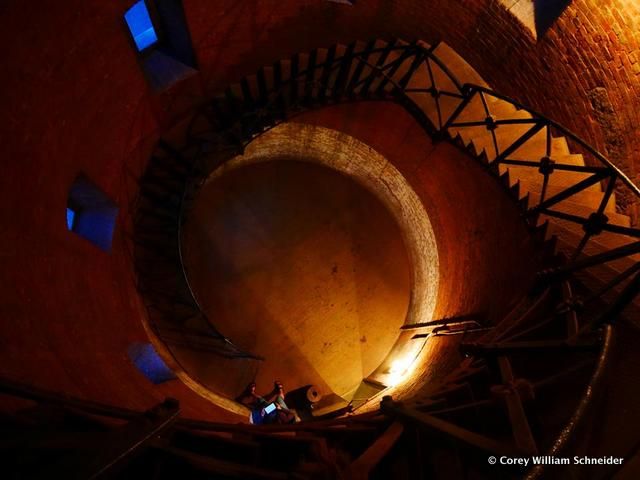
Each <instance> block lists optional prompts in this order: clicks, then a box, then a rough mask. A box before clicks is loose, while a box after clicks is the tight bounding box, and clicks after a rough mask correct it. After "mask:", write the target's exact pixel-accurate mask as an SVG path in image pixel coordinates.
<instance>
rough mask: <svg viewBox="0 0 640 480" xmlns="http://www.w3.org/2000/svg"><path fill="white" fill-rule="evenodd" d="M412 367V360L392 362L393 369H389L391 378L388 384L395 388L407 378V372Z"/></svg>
mask: <svg viewBox="0 0 640 480" xmlns="http://www.w3.org/2000/svg"><path fill="white" fill-rule="evenodd" d="M410 366H411V358H409V357H404V358H399V359H397V360H394V361H393V362H391V367H390V368H389V378H388V380H387V383H388V385H389V386H390V387H395V386H396V385H397V384H398V383H400V381H401V380H402V377H404V376H405V374H406V373H407V370H409V367H410Z"/></svg>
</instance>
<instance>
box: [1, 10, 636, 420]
mask: <svg viewBox="0 0 640 480" xmlns="http://www.w3.org/2000/svg"><path fill="white" fill-rule="evenodd" d="M131 3H132V2H131V1H113V2H95V1H91V2H87V1H80V0H75V1H68V2H64V3H63V4H62V3H60V2H53V1H46V2H44V1H43V2H39V3H38V5H37V7H35V6H34V7H26V6H25V4H24V2H18V1H15V0H14V1H10V2H5V4H4V5H3V6H2V7H1V12H2V13H1V16H0V18H1V19H2V20H1V23H2V28H1V29H0V40H1V42H2V44H3V45H5V49H4V50H3V63H4V65H6V68H5V72H4V73H3V75H2V77H1V78H0V101H1V104H2V110H3V115H2V117H1V118H0V144H1V145H2V153H3V159H2V164H1V165H2V166H1V167H0V175H1V177H2V178H3V180H4V181H3V188H2V189H0V202H1V204H2V210H1V212H2V213H1V214H0V215H1V217H0V224H1V225H2V230H1V231H0V239H1V245H0V262H1V265H0V266H1V268H0V272H1V273H0V281H1V283H2V285H3V290H2V296H1V298H0V300H2V302H1V305H2V310H1V311H2V325H1V330H2V331H1V335H0V338H1V339H2V340H1V341H0V352H1V356H2V362H0V374H1V375H6V376H10V377H12V378H15V379H18V380H23V381H27V382H31V383H34V384H37V385H41V386H44V387H50V388H60V389H64V390H67V391H69V392H70V393H72V394H75V395H79V396H85V397H88V398H93V399H97V400H102V401H105V402H107V403H117V404H120V405H128V406H132V407H135V408H144V407H147V406H150V405H151V404H153V403H155V402H157V401H159V400H160V399H161V398H162V397H163V396H164V395H165V394H171V395H175V396H177V397H178V398H180V399H181V400H183V403H184V405H185V406H186V408H187V410H188V412H189V413H190V414H193V415H194V416H195V415H201V416H211V415H214V416H215V415H217V416H218V417H221V416H222V415H223V414H222V413H221V412H220V411H217V410H215V409H213V408H211V407H209V406H207V404H206V403H205V402H203V401H202V400H201V399H199V398H198V397H197V396H195V395H194V394H192V393H191V392H190V391H188V390H187V389H186V388H185V387H183V386H181V385H180V384H178V383H173V386H170V385H165V386H163V387H154V386H152V385H151V384H146V383H145V382H146V380H144V379H143V378H142V377H141V376H140V374H139V373H138V372H137V371H135V370H134V369H133V367H132V366H131V365H130V364H129V363H128V360H127V359H126V357H125V353H124V352H125V351H126V347H127V345H128V344H129V343H130V342H133V341H142V340H144V338H145V334H144V331H143V330H142V327H141V326H140V315H141V305H140V304H139V302H138V300H137V297H136V294H135V290H134V286H133V282H132V281H131V277H130V268H129V264H128V257H127V255H126V251H125V250H124V248H123V243H122V232H123V226H125V225H126V217H125V216H121V217H120V219H119V222H120V223H119V226H118V229H117V233H116V235H117V237H116V239H115V240H114V250H113V252H112V253H111V254H110V255H107V254H103V253H102V252H99V251H97V250H96V249H95V248H94V247H93V246H91V245H89V244H86V242H85V241H84V240H82V239H80V238H77V237H75V236H73V235H72V234H70V233H69V232H68V231H67V230H66V226H65V221H64V208H65V205H66V196H67V189H68V187H69V185H70V184H71V182H72V181H73V179H74V178H75V177H76V175H77V174H78V173H79V172H80V171H82V172H84V173H86V174H87V175H88V176H89V178H91V179H93V180H94V181H95V183H97V184H98V186H99V187H100V188H101V189H102V190H103V191H105V192H106V193H107V194H108V195H109V196H110V197H111V198H112V199H113V200H114V201H116V203H118V204H119V206H120V207H121V209H122V210H126V205H127V201H128V197H127V192H129V191H130V190H131V186H132V185H130V184H126V183H125V182H123V180H122V179H123V175H122V173H123V164H124V163H125V162H127V165H129V166H131V167H132V168H136V166H137V168H138V169H139V167H140V164H143V163H144V160H145V159H146V158H148V154H149V152H150V149H151V146H152V145H153V143H154V142H155V141H156V139H157V132H158V131H159V130H160V129H164V128H165V127H167V126H168V125H170V124H171V123H173V122H174V120H175V119H176V118H177V115H179V114H180V113H181V112H185V111H186V110H187V108H188V107H189V106H190V105H191V104H192V103H193V101H197V100H198V98H202V97H204V95H206V93H209V92H213V91H215V90H217V89H218V88H220V87H221V86H223V85H225V84H227V83H228V82H229V81H232V80H236V79H238V78H240V76H241V75H242V74H247V73H252V72H254V71H255V70H256V69H257V68H258V67H259V66H261V65H264V64H269V63H271V62H272V61H274V60H276V59H279V58H283V57H285V56H287V55H288V54H290V53H293V52H295V51H301V50H306V49H309V48H313V47H318V46H326V45H330V44H331V43H334V42H337V41H342V42H347V41H351V40H355V39H363V38H364V39H367V38H373V37H393V36H397V37H402V38H405V39H408V40H411V39H414V38H423V39H425V40H427V41H430V42H433V41H435V40H438V39H442V40H444V41H446V42H447V43H449V44H450V45H452V46H453V47H454V48H455V49H456V50H457V51H458V52H460V53H461V54H462V55H463V56H464V57H465V58H466V59H467V60H468V61H469V62H470V63H471V64H472V65H473V66H474V67H476V68H477V69H478V71H479V72H480V73H481V74H482V75H483V76H484V78H485V79H486V80H487V81H488V82H489V83H491V84H492V85H493V86H494V87H495V88H496V89H497V90H499V91H502V92H503V93H506V94H509V95H512V96H514V97H516V98H517V99H520V100H522V101H523V102H525V103H529V104H530V105H531V106H533V107H535V108H537V109H539V110H541V111H542V112H543V113H546V114H547V115H549V116H550V117H551V118H553V119H556V120H558V121H560V122H562V123H564V124H566V125H567V126H568V127H570V128H572V129H574V130H576V131H578V132H579V133H581V134H582V135H584V136H585V137H587V138H588V139H590V140H592V141H594V142H595V143H596V145H597V146H598V147H599V148H601V149H602V150H603V151H605V152H607V153H608V154H609V155H610V156H611V158H612V160H614V161H615V162H617V163H618V164H619V165H620V166H622V167H623V168H624V169H625V170H626V171H628V172H632V174H633V175H632V176H633V177H634V178H635V179H636V180H638V177H637V170H638V163H637V160H636V158H637V157H636V155H638V145H637V142H638V140H637V138H636V137H637V135H635V133H636V132H635V129H636V128H637V127H636V125H637V119H636V116H637V113H636V112H637V111H638V108H637V107H638V100H637V98H638V93H639V92H638V89H640V84H639V82H638V80H637V78H638V77H636V74H635V72H636V71H638V70H640V67H638V63H637V61H636V60H637V57H636V53H637V48H638V40H639V38H638V33H637V31H638V29H637V18H638V13H639V12H640V7H638V6H629V5H628V2H624V1H622V0H616V1H607V2H595V1H593V0H575V1H573V2H572V3H571V4H570V6H569V7H568V8H567V10H566V11H565V12H564V14H563V15H562V16H561V18H560V19H559V20H558V22H557V23H556V24H555V26H553V27H552V28H551V29H550V30H549V31H548V32H547V35H546V36H545V37H544V38H542V39H540V40H539V41H538V42H537V43H534V41H533V40H532V38H530V36H529V35H528V34H527V33H526V30H524V27H522V26H521V25H520V23H518V21H517V20H516V19H515V18H514V17H513V16H511V14H509V13H508V12H506V11H505V10H503V9H502V7H501V6H500V5H499V3H498V2H494V1H489V0H468V1H465V2H453V1H450V0H439V1H424V2H418V1H415V0H414V1H395V2H391V1H382V0H378V1H370V2H359V3H358V5H357V6H356V7H345V6H342V5H336V4H332V3H329V2H326V1H324V0H307V1H303V0H289V1H275V0H272V1H265V0H262V1H258V0H255V1H254V0H251V1H249V0H247V1H243V2H237V1H235V0H223V1H219V2H216V4H215V7H214V6H213V5H212V2H210V1H209V0H185V2H184V3H185V10H186V14H187V18H188V21H189V24H190V28H191V32H192V37H193V41H194V46H195V50H196V54H197V57H198V60H199V62H200V66H201V75H200V76H198V77H196V78H194V79H191V80H189V81H187V82H185V83H184V84H181V85H179V86H177V87H176V88H174V89H173V90H172V91H171V92H169V93H167V94H164V95H162V96H155V95H153V94H151V93H150V92H149V91H148V89H147V86H146V83H145V80H144V78H143V76H142V73H141V71H140V68H139V65H138V63H137V59H136V55H135V53H134V52H133V51H132V47H131V42H130V40H129V38H128V36H127V33H126V31H125V27H124V24H123V22H122V14H123V13H124V11H125V10H126V9H127V8H128V7H129V6H130V5H131ZM452 25H453V26H455V28H452ZM205 92H206V93H205ZM567 99H569V100H570V102H567V101H566V100H567ZM376 148H379V149H380V150H381V151H383V150H384V148H382V147H376ZM445 310H446V311H452V310H454V309H453V308H447V309H445ZM88 325H91V328H87V326H88ZM96 352H100V353H99V354H97V353H96Z"/></svg>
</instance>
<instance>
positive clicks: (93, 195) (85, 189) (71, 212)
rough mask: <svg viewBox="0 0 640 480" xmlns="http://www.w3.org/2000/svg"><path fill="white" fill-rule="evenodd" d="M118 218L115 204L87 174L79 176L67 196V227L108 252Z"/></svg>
mask: <svg viewBox="0 0 640 480" xmlns="http://www.w3.org/2000/svg"><path fill="white" fill-rule="evenodd" d="M117 217H118V207H117V206H116V204H115V203H113V202H112V201H111V200H110V199H109V198H108V197H107V196H106V195H105V194H104V193H103V192H102V191H101V190H100V189H99V188H98V187H97V186H96V185H94V184H93V183H91V182H90V181H89V180H88V179H87V178H86V177H84V176H83V175H80V176H78V178H76V180H75V181H74V182H73V185H71V188H70V189H69V196H68V197H67V228H68V229H69V230H70V231H72V232H73V233H76V234H78V235H80V236H81V237H83V238H85V239H87V240H89V241H90V242H91V243H93V244H94V245H95V246H97V247H98V248H101V249H102V250H104V251H105V252H109V251H111V240H112V238H113V232H114V229H115V227H116V219H117Z"/></svg>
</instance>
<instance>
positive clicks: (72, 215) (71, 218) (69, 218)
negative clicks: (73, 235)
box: [67, 207, 76, 231]
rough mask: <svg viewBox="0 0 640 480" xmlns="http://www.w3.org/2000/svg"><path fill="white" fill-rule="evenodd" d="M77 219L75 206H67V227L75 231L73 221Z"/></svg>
mask: <svg viewBox="0 0 640 480" xmlns="http://www.w3.org/2000/svg"><path fill="white" fill-rule="evenodd" d="M75 219H76V211H75V210H74V209H73V208H70V207H67V228H68V229H69V230H71V231H73V223H74V222H75Z"/></svg>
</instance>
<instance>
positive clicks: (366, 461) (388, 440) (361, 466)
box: [346, 422, 404, 480]
mask: <svg viewBox="0 0 640 480" xmlns="http://www.w3.org/2000/svg"><path fill="white" fill-rule="evenodd" d="M403 431H404V427H403V425H402V424H401V423H400V422H394V423H392V424H391V426H389V428H387V429H386V430H385V431H384V433H383V434H382V435H380V436H379V437H378V438H377V439H376V440H375V441H374V442H373V443H372V444H371V446H370V447H369V448H367V450H365V452H364V453H363V454H362V455H360V456H359V457H358V458H356V459H355V460H354V461H353V462H352V463H351V465H349V468H348V469H347V474H346V478H347V479H352V480H366V479H368V478H369V474H370V473H371V471H372V470H373V469H374V468H375V467H376V465H378V463H380V461H381V460H382V459H383V458H384V457H385V456H386V455H387V454H388V453H389V451H390V450H391V449H392V448H393V446H394V445H395V444H396V442H397V441H398V440H399V439H400V437H401V436H402V432H403Z"/></svg>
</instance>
